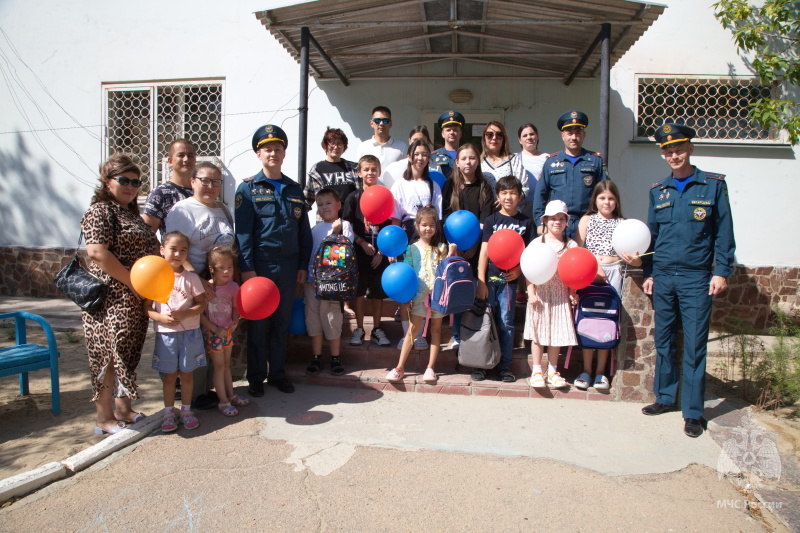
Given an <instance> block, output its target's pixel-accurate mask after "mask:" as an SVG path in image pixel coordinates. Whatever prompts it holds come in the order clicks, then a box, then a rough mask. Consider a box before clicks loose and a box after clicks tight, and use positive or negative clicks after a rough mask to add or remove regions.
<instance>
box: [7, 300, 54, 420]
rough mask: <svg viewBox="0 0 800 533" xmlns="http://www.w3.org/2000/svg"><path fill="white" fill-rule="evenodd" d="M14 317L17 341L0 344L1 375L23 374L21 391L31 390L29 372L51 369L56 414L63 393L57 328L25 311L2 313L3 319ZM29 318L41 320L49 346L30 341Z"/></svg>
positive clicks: (23, 393) (22, 394) (20, 383)
mask: <svg viewBox="0 0 800 533" xmlns="http://www.w3.org/2000/svg"><path fill="white" fill-rule="evenodd" d="M4 318H13V319H14V330H15V333H16V344H15V345H14V346H7V347H5V348H0V377H3V376H11V375H14V374H19V393H20V395H21V396H25V395H27V394H28V372H30V371H31V370H40V369H42V368H49V369H50V389H51V398H52V403H53V414H54V415H57V414H58V413H59V412H61V397H60V394H59V389H58V347H57V346H56V337H55V335H54V334H53V328H51V327H50V324H48V323H47V320H45V319H44V318H42V317H40V316H39V315H34V314H32V313H28V312H25V311H16V312H14V313H2V314H0V319H4ZM26 320H32V321H34V322H37V323H39V325H40V326H41V327H42V330H43V331H44V334H45V335H46V336H47V346H41V345H39V344H28V339H27V327H26V323H25V321H26Z"/></svg>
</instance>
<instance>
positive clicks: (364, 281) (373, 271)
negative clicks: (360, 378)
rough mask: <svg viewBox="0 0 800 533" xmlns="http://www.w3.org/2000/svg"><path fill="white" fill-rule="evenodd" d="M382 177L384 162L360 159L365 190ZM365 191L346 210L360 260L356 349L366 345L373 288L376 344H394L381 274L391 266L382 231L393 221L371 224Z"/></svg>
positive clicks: (352, 198)
mask: <svg viewBox="0 0 800 533" xmlns="http://www.w3.org/2000/svg"><path fill="white" fill-rule="evenodd" d="M380 175H381V162H380V160H379V159H378V158H377V157H375V156H374V155H365V156H363V157H362V158H361V159H359V160H358V176H359V178H361V180H362V181H363V183H364V189H365V190H366V189H367V188H369V187H372V186H373V185H375V184H377V183H378V177H379V176H380ZM362 192H363V191H362V190H357V191H355V192H354V193H353V194H351V195H350V196H348V197H347V200H346V201H345V204H344V208H343V215H342V218H344V220H346V221H348V222H350V224H351V225H352V226H353V234H354V235H355V245H356V246H355V249H356V257H357V259H358V291H357V292H356V303H355V313H356V329H355V330H353V336H352V338H351V339H350V344H351V345H352V346H358V345H360V344H361V343H362V342H364V335H365V333H364V297H365V296H366V294H367V289H369V299H370V301H371V302H372V320H373V326H372V335H370V338H371V339H372V342H374V343H375V344H377V345H378V346H389V344H391V343H390V342H389V339H388V338H387V337H386V333H385V332H384V331H383V329H382V328H381V313H382V311H383V299H384V298H386V293H384V292H383V287H382V286H381V275H382V274H383V271H384V270H386V267H387V266H389V259H388V258H387V257H385V256H384V255H383V254H382V253H381V252H380V251H379V250H378V232H380V230H382V229H383V228H385V227H386V226H388V225H389V224H391V222H390V221H389V220H387V221H386V222H383V223H381V224H379V225H377V226H374V225H372V224H370V223H369V222H368V221H367V220H366V219H365V218H364V215H363V214H362V213H361V206H360V203H361V194H362Z"/></svg>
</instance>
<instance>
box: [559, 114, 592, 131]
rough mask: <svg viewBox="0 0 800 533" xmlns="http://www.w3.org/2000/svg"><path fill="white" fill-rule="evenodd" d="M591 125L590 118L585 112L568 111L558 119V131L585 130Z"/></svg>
mask: <svg viewBox="0 0 800 533" xmlns="http://www.w3.org/2000/svg"><path fill="white" fill-rule="evenodd" d="M588 125H589V117H587V116H586V113H584V112H583V111H567V112H566V113H564V114H563V115H561V116H560V117H558V129H559V130H565V129H567V128H585V127H586V126H588Z"/></svg>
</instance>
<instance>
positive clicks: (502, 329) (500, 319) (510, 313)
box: [487, 280, 517, 372]
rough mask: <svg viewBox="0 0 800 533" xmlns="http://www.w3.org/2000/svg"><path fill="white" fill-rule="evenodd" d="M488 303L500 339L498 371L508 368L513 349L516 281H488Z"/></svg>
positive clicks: (509, 367)
mask: <svg viewBox="0 0 800 533" xmlns="http://www.w3.org/2000/svg"><path fill="white" fill-rule="evenodd" d="M487 285H488V288H489V298H488V299H489V305H491V306H492V312H493V313H494V323H495V325H496V326H497V337H498V338H499V339H500V353H501V355H502V357H501V359H500V364H498V365H497V369H498V370H499V371H501V372H502V371H504V370H510V369H511V360H512V355H513V354H512V352H513V350H514V311H515V306H516V301H517V281H516V280H514V281H510V282H508V283H499V282H495V281H490V282H489V283H488V284H487Z"/></svg>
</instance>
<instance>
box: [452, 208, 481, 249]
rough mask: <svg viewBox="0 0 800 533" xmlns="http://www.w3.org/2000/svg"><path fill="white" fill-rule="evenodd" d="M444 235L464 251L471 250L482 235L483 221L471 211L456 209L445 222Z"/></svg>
mask: <svg viewBox="0 0 800 533" xmlns="http://www.w3.org/2000/svg"><path fill="white" fill-rule="evenodd" d="M444 236H445V238H446V239H447V241H448V242H451V243H453V244H455V245H456V246H457V247H458V249H459V250H461V251H462V252H463V251H464V250H469V249H470V248H472V247H473V246H475V243H476V242H478V239H479V238H480V236H481V223H480V222H478V217H476V216H475V214H474V213H472V212H470V211H464V210H463V209H462V210H460V211H456V212H455V213H453V214H452V215H450V216H449V217H447V220H446V221H445V223H444Z"/></svg>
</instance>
